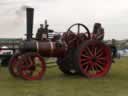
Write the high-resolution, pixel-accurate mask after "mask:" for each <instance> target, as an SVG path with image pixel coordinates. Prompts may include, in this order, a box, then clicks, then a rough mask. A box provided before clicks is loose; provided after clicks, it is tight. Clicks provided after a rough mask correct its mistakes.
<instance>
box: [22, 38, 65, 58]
mask: <svg viewBox="0 0 128 96" xmlns="http://www.w3.org/2000/svg"><path fill="white" fill-rule="evenodd" d="M66 50H67V47H66V44H65V43H64V42H53V41H36V40H31V41H24V42H22V44H21V45H20V51H21V52H38V53H40V54H41V55H42V56H45V57H60V56H64V54H65V53H66Z"/></svg>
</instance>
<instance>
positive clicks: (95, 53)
mask: <svg viewBox="0 0 128 96" xmlns="http://www.w3.org/2000/svg"><path fill="white" fill-rule="evenodd" d="M96 55H97V50H96V48H94V56H96Z"/></svg>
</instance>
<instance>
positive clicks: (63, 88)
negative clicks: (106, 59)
mask: <svg viewBox="0 0 128 96" xmlns="http://www.w3.org/2000/svg"><path fill="white" fill-rule="evenodd" d="M0 96H128V58H126V57H125V58H121V59H120V60H116V63H115V64H113V65H112V68H111V70H110V72H109V74H108V75H107V76H105V77H103V78H100V79H87V78H84V77H81V76H66V75H63V74H62V73H61V72H60V71H59V70H58V68H57V67H55V68H50V69H47V71H46V74H45V76H44V78H43V80H40V81H25V80H21V79H16V78H13V77H12V76H11V75H10V74H9V72H8V69H7V68H0Z"/></svg>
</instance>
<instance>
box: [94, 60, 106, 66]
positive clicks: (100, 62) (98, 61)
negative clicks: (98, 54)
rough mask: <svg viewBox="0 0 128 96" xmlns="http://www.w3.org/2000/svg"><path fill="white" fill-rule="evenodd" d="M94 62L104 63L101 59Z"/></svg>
mask: <svg viewBox="0 0 128 96" xmlns="http://www.w3.org/2000/svg"><path fill="white" fill-rule="evenodd" d="M96 62H97V63H99V64H102V65H104V63H105V62H102V61H101V60H97V61H96Z"/></svg>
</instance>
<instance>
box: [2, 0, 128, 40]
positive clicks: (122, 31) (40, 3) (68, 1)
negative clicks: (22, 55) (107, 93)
mask: <svg viewBox="0 0 128 96" xmlns="http://www.w3.org/2000/svg"><path fill="white" fill-rule="evenodd" d="M127 4H128V1H127V0H0V9H1V11H0V38H2V37H3V38H4V37H17V38H18V37H24V34H25V33H26V29H25V28H26V25H25V19H26V18H25V11H24V9H23V6H31V7H34V8H35V16H34V34H35V33H36V30H37V28H38V26H39V24H40V23H43V21H44V19H48V22H49V24H50V28H53V29H54V30H55V31H57V32H65V31H66V30H67V28H68V27H69V26H70V25H72V24H73V23H77V22H80V23H83V24H85V25H86V26H87V27H89V29H90V31H92V28H93V24H94V23H95V22H101V23H102V25H103V27H104V28H105V31H106V34H105V38H106V39H112V38H115V39H125V38H128V6H127Z"/></svg>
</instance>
